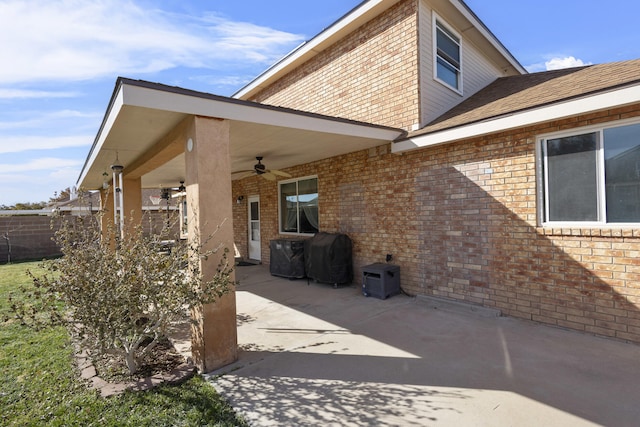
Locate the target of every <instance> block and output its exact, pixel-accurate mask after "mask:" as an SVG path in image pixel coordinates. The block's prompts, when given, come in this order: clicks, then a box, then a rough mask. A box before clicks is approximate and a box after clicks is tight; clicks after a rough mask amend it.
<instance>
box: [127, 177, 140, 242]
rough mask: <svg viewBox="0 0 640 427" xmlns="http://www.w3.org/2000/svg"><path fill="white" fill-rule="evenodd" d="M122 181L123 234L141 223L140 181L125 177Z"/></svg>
mask: <svg viewBox="0 0 640 427" xmlns="http://www.w3.org/2000/svg"><path fill="white" fill-rule="evenodd" d="M126 172H127V170H126V169H125V176H124V180H123V184H122V187H123V193H122V194H123V198H124V201H123V208H124V209H123V211H124V218H125V223H124V232H125V233H127V232H128V231H132V230H131V227H135V226H137V225H140V224H141V223H142V179H141V178H128V177H127V175H126Z"/></svg>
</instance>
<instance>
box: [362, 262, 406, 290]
mask: <svg viewBox="0 0 640 427" xmlns="http://www.w3.org/2000/svg"><path fill="white" fill-rule="evenodd" d="M399 293H400V267H399V266H397V265H392V264H382V263H379V262H378V263H375V264H371V265H367V266H366V267H363V268H362V294H363V295H364V296H366V297H368V296H372V297H375V298H380V299H386V298H388V297H390V296H391V295H396V294H399Z"/></svg>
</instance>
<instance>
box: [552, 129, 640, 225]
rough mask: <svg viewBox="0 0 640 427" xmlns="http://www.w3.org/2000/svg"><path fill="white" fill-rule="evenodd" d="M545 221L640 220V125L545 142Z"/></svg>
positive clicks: (636, 221) (632, 221)
mask: <svg viewBox="0 0 640 427" xmlns="http://www.w3.org/2000/svg"><path fill="white" fill-rule="evenodd" d="M540 153H541V166H542V169H541V171H542V187H543V198H542V202H543V207H544V209H543V212H542V214H543V218H544V222H545V223H583V224H584V223H586V224H589V223H592V224H606V223H609V224H623V223H639V222H640V124H638V123H635V124H627V125H621V126H616V127H607V128H598V129H590V130H589V131H585V132H577V133H575V134H571V135H567V134H565V135H559V136H552V137H548V138H542V139H541V141H540Z"/></svg>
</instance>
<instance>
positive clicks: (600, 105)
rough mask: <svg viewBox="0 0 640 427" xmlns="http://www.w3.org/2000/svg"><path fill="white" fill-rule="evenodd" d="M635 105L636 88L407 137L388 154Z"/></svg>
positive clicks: (639, 97)
mask: <svg viewBox="0 0 640 427" xmlns="http://www.w3.org/2000/svg"><path fill="white" fill-rule="evenodd" d="M636 102H640V85H638V86H632V87H626V88H623V89H618V90H612V91H609V92H606V93H601V94H598V95H592V96H588V97H584V98H580V99H576V100H572V101H566V102H561V103H557V104H553V105H549V106H546V107H541V108H536V109H534V110H527V111H523V112H520V113H514V114H511V115H508V116H502V117H498V118H496V119H493V120H487V121H483V122H479V123H473V124H470V125H466V126H460V127H456V128H452V129H445V130H442V131H439V132H434V133H430V134H426V135H419V136H416V137H413V138H407V139H405V140H400V141H398V142H396V143H394V144H392V146H391V152H392V153H401V152H404V151H409V150H414V149H418V148H424V147H430V146H434V145H440V144H448V143H451V142H455V141H460V140H462V139H469V138H474V137H478V136H482V135H487V134H490V133H495V132H504V131H506V130H509V129H515V128H520V127H525V126H531V125H535V124H538V123H544V122H549V121H552V120H559V119H563V118H567V117H571V116H576V115H580V114H585V113H590V112H593V111H598V110H606V109H609V108H617V107H622V106H624V105H627V104H633V103H636Z"/></svg>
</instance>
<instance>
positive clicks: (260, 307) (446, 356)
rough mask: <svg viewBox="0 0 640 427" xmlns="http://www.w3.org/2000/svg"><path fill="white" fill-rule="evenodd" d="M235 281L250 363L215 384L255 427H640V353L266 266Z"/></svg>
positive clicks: (241, 272)
mask: <svg viewBox="0 0 640 427" xmlns="http://www.w3.org/2000/svg"><path fill="white" fill-rule="evenodd" d="M236 277H237V278H238V280H239V282H240V284H239V286H238V288H237V295H236V296H237V312H238V340H239V346H240V350H241V351H240V358H239V360H238V361H237V362H236V363H234V364H232V365H229V366H227V367H225V368H223V369H221V370H218V371H215V372H212V373H210V374H208V375H206V378H207V379H208V380H209V381H210V382H211V384H213V385H214V387H215V388H216V389H217V390H218V391H219V392H220V393H221V394H222V395H223V396H224V397H226V398H227V399H228V400H229V402H230V403H231V405H232V406H233V407H234V408H235V409H236V410H237V411H238V412H239V413H241V414H242V415H243V416H244V417H245V418H246V419H247V420H248V421H249V422H250V423H251V424H252V425H256V426H272V425H273V426H276V425H277V426H301V425H305V426H311V425H314V426H315V425H322V426H326V425H335V426H369V425H375V426H427V425H447V426H449V425H456V426H461V425H464V426H468V425H473V426H516V425H517V426H540V425H545V426H583V425H606V426H635V425H638V420H639V419H640V406H639V405H638V402H639V401H640V383H639V381H640V346H637V345H633V344H626V343H623V342H619V341H615V340H608V339H603V338H597V337H593V336H589V335H585V334H580V333H576V332H572V331H565V330H562V329H557V328H551V327H548V326H543V325H538V324H536V323H533V322H527V321H523V320H519V319H514V318H508V317H498V316H496V312H494V311H492V310H484V309H481V308H477V307H472V306H467V305H464V304H444V303H440V302H438V301H434V300H426V299H421V298H410V297H407V296H404V295H397V296H394V297H391V298H389V299H387V300H379V299H374V298H366V297H364V296H363V295H362V294H361V292H360V289H359V288H358V287H357V286H345V287H340V288H338V289H334V288H333V287H332V286H330V285H324V284H316V283H311V284H309V285H307V281H306V280H287V279H283V278H277V277H273V276H271V275H270V274H269V271H268V268H267V267H265V266H248V267H239V268H238V269H237V272H236Z"/></svg>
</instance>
